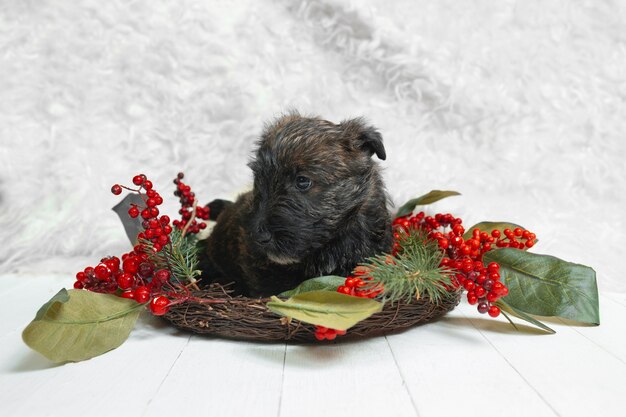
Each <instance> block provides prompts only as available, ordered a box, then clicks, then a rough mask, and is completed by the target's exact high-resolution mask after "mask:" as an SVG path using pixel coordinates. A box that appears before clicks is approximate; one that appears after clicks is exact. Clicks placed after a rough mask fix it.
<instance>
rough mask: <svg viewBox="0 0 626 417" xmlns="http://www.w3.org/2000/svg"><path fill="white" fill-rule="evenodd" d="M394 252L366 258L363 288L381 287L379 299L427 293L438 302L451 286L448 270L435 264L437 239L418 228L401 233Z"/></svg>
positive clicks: (409, 297) (405, 298) (439, 254)
mask: <svg viewBox="0 0 626 417" xmlns="http://www.w3.org/2000/svg"><path fill="white" fill-rule="evenodd" d="M400 245H401V247H400V249H399V251H398V253H397V254H396V255H395V256H391V255H379V256H375V257H373V258H370V259H369V260H368V261H369V263H368V264H364V265H363V266H365V267H366V268H368V269H369V276H370V277H372V280H371V281H368V282H367V284H366V286H365V287H364V289H367V290H374V289H377V288H381V286H382V288H383V289H384V291H383V302H386V301H391V302H396V301H401V300H403V301H406V302H409V301H410V300H412V299H419V298H421V297H423V296H427V297H428V298H429V299H430V300H432V301H433V302H434V303H439V302H440V301H441V300H442V298H443V297H444V296H445V295H447V294H448V293H449V288H450V287H451V286H452V283H451V273H450V271H448V270H445V269H443V268H441V267H440V266H439V264H440V262H441V259H442V258H443V252H441V250H440V249H439V247H438V245H437V242H435V241H433V240H432V239H429V238H428V237H427V236H426V233H425V232H424V231H422V230H419V229H413V230H411V232H409V233H407V234H405V235H404V236H402V238H401V240H400Z"/></svg>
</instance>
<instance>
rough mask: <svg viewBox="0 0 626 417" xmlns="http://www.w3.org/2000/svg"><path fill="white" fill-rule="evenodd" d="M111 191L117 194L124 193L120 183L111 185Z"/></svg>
mask: <svg viewBox="0 0 626 417" xmlns="http://www.w3.org/2000/svg"><path fill="white" fill-rule="evenodd" d="M111 192H112V193H113V194H115V195H120V194H122V187H120V186H119V185H118V184H115V185H114V186H113V187H111Z"/></svg>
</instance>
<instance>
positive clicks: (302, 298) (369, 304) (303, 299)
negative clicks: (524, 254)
mask: <svg viewBox="0 0 626 417" xmlns="http://www.w3.org/2000/svg"><path fill="white" fill-rule="evenodd" d="M267 307H268V308H269V309H270V310H271V311H273V312H274V313H276V314H280V315H283V316H286V317H291V318H294V319H297V320H300V321H302V322H305V323H311V324H315V325H318V326H324V327H328V328H331V329H337V330H346V329H348V328H350V327H352V326H354V325H355V324H357V323H358V322H360V321H361V320H364V319H366V318H368V317H369V316H371V315H372V314H374V313H376V312H378V311H380V310H381V309H382V307H383V305H382V303H380V302H378V301H374V300H371V299H369V298H361V297H353V296H351V295H346V294H340V293H338V292H336V291H309V292H304V293H301V294H298V295H296V296H293V297H291V298H289V299H288V300H286V301H283V300H280V299H278V298H277V297H272V301H270V302H268V303H267Z"/></svg>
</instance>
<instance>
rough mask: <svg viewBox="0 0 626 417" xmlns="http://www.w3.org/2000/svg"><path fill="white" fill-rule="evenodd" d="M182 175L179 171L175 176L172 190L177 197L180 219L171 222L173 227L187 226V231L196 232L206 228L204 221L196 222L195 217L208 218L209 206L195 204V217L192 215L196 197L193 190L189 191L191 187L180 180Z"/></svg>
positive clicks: (181, 227)
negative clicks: (174, 189)
mask: <svg viewBox="0 0 626 417" xmlns="http://www.w3.org/2000/svg"><path fill="white" fill-rule="evenodd" d="M184 177H185V174H183V173H182V172H179V173H178V176H177V178H176V179H174V184H176V191H174V195H175V196H176V197H179V200H180V205H181V208H180V210H179V211H178V213H179V214H180V215H181V217H182V218H181V220H174V221H173V222H172V223H173V224H174V226H175V227H177V228H179V229H181V230H182V229H184V228H185V227H187V233H198V232H199V231H200V230H202V229H205V228H206V223H204V222H198V221H196V218H198V219H202V220H208V219H209V207H208V206H207V207H201V206H197V205H196V206H195V210H196V215H195V217H194V216H193V210H194V203H195V202H196V197H195V194H194V192H193V191H191V187H190V186H188V185H186V184H185V183H183V182H182V181H181V180H182V179H183V178H184ZM192 217H194V218H192ZM190 222H191V223H190ZM188 223H189V225H188Z"/></svg>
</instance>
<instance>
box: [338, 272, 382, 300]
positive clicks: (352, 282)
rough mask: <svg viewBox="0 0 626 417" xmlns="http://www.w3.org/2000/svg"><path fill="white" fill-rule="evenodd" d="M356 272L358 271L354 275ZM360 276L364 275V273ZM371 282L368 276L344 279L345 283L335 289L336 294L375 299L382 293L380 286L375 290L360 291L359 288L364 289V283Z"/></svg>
mask: <svg viewBox="0 0 626 417" xmlns="http://www.w3.org/2000/svg"><path fill="white" fill-rule="evenodd" d="M361 270H362V269H361ZM358 271H359V269H357V271H355V274H356V273H357V272H358ZM361 275H364V273H363V274H361ZM371 280H372V278H371V277H368V276H365V277H363V278H359V277H354V276H349V277H347V278H346V281H345V283H344V284H343V285H340V286H339V287H338V288H337V292H340V293H342V294H347V295H353V296H355V297H363V298H376V296H378V295H379V294H380V293H382V292H383V288H382V286H380V285H378V286H376V287H375V288H368V289H363V290H362V289H361V287H364V286H365V285H366V284H367V283H366V281H371Z"/></svg>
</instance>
